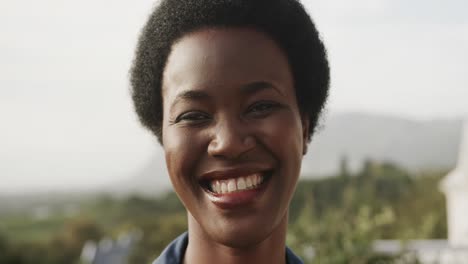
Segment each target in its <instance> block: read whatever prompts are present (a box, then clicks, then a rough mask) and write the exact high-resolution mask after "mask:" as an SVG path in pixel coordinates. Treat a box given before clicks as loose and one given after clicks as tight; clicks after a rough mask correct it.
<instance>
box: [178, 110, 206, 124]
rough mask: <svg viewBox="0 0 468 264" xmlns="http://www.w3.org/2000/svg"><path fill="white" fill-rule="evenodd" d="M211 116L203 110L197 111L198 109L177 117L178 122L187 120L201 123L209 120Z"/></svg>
mask: <svg viewBox="0 0 468 264" xmlns="http://www.w3.org/2000/svg"><path fill="white" fill-rule="evenodd" d="M209 118H210V117H209V116H208V115H207V114H206V113H203V112H197V111H190V112H185V113H183V114H181V115H179V116H178V117H177V118H176V123H178V122H181V121H185V122H192V123H200V122H203V121H206V120H208V119H209Z"/></svg>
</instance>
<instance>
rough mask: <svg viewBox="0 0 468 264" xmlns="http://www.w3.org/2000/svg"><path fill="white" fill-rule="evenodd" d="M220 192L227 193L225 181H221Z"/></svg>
mask: <svg viewBox="0 0 468 264" xmlns="http://www.w3.org/2000/svg"><path fill="white" fill-rule="evenodd" d="M221 193H227V184H226V182H222V183H221Z"/></svg>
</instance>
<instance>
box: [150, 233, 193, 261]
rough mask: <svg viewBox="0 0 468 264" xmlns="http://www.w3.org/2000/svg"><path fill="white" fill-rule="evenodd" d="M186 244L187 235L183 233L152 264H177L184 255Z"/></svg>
mask: <svg viewBox="0 0 468 264" xmlns="http://www.w3.org/2000/svg"><path fill="white" fill-rule="evenodd" d="M187 244H188V233H187V232H185V233H183V234H182V235H180V236H178V237H177V238H176V239H174V241H172V242H171V243H170V244H169V245H168V246H167V247H166V248H165V249H164V251H163V252H162V253H161V255H159V257H158V258H157V259H156V260H155V261H153V264H179V263H182V259H183V257H184V255H185V250H186V249H187Z"/></svg>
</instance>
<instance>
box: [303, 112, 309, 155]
mask: <svg viewBox="0 0 468 264" xmlns="http://www.w3.org/2000/svg"><path fill="white" fill-rule="evenodd" d="M301 119H302V120H301V122H302V155H305V154H306V153H307V146H308V145H309V129H310V119H309V116H308V115H305V114H303V115H302V118H301Z"/></svg>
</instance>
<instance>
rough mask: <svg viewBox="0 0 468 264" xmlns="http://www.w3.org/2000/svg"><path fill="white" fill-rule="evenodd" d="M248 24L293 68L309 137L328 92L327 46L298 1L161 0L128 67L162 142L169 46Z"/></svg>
mask: <svg viewBox="0 0 468 264" xmlns="http://www.w3.org/2000/svg"><path fill="white" fill-rule="evenodd" d="M217 27H219V28H226V27H230V28H233V27H234V28H251V29H254V30H257V31H259V32H262V33H265V34H267V35H268V36H269V37H270V38H271V39H273V40H274V41H275V42H276V43H277V44H278V46H279V47H280V48H281V49H282V50H283V52H284V53H285V54H286V57H287V58H288V62H289V65H290V67H291V70H292V73H293V78H294V85H295V91H296V99H297V102H298V105H299V109H300V111H301V114H303V115H305V116H307V117H308V118H309V119H310V120H309V121H310V128H309V135H308V139H309V140H310V138H311V136H312V134H313V132H314V130H315V128H316V126H317V123H318V119H319V116H320V113H321V112H322V109H323V108H324V105H325V102H326V99H327V97H328V87H329V83H330V69H329V66H328V59H327V54H326V50H325V47H324V45H323V43H322V41H321V39H320V36H319V33H318V32H317V29H316V28H315V25H314V23H313V22H312V20H311V18H310V17H309V15H308V14H307V12H306V11H305V10H304V7H303V6H302V5H301V3H299V2H298V1H297V0H162V1H161V2H160V4H159V5H158V6H157V7H156V8H155V10H154V11H153V12H152V14H151V15H150V17H149V19H148V21H147V23H146V25H145V26H144V28H143V30H142V32H141V35H140V38H139V41H138V45H137V49H136V54H135V59H134V61H133V66H132V68H131V70H130V75H131V77H130V78H131V86H132V98H133V103H134V105H135V109H136V112H137V114H138V116H139V119H140V121H141V123H142V124H143V125H144V126H145V127H147V128H148V129H150V130H151V131H152V132H153V133H154V134H155V135H156V136H157V138H158V140H159V142H160V143H162V121H163V120H162V119H163V108H162V94H161V85H162V76H163V72H164V68H165V65H166V61H167V58H168V56H169V53H170V52H171V47H172V45H173V44H174V43H175V42H176V41H177V40H179V39H180V38H182V37H183V36H184V35H186V34H188V33H191V32H194V31H197V30H201V29H204V28H217Z"/></svg>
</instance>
